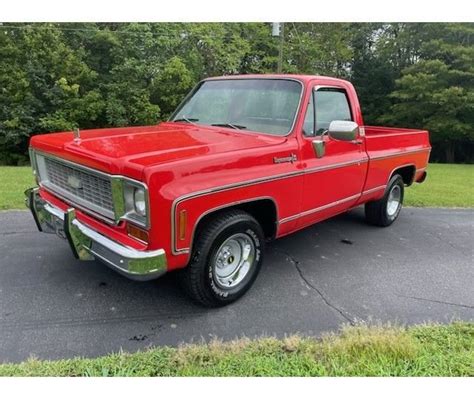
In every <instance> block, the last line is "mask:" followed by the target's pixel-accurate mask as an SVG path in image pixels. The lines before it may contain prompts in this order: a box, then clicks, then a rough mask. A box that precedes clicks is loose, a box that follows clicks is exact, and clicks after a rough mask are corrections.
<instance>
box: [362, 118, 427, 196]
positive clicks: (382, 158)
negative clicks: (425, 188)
mask: <svg viewBox="0 0 474 399" xmlns="http://www.w3.org/2000/svg"><path fill="white" fill-rule="evenodd" d="M363 131H365V145H366V151H367V155H368V157H369V165H368V172H367V180H366V184H365V187H364V191H365V192H367V191H369V192H370V191H371V190H372V193H371V194H370V197H366V196H363V199H364V201H366V200H367V199H368V198H371V199H372V196H373V198H378V197H380V195H381V193H383V190H377V188H382V187H385V185H386V184H387V180H388V178H389V176H391V174H392V172H393V171H394V170H395V169H398V168H400V167H406V168H407V173H410V174H412V176H411V177H410V180H411V181H420V180H421V179H423V178H424V175H425V169H426V166H427V164H428V159H429V156H430V150H431V146H430V143H429V133H428V131H426V130H419V129H402V128H396V127H382V126H364V129H363Z"/></svg>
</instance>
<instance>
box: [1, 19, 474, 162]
mask: <svg viewBox="0 0 474 399" xmlns="http://www.w3.org/2000/svg"><path fill="white" fill-rule="evenodd" d="M473 34H474V24H439V23H438V24H425V23H424V24H406V23H391V24H381V23H364V24H361V23H295V24H293V23H286V24H285V29H284V51H283V54H284V56H283V72H286V73H307V74H321V75H331V76H337V77H343V78H346V79H349V80H350V81H352V82H353V83H354V85H355V86H356V88H357V90H358V93H359V96H360V100H361V103H362V109H363V112H364V117H365V122H366V124H388V125H395V126H405V127H414V128H427V129H429V130H430V132H431V140H432V143H433V146H434V149H433V153H432V157H431V160H432V161H433V160H435V161H441V162H443V161H447V162H469V163H472V162H473V160H474V159H473V158H474V155H473V153H474V129H473V128H474V91H473V87H474V62H473V61H474V46H473V36H474V35H473ZM279 40H280V39H279V38H275V37H272V36H271V24H269V23H199V24H198V23H186V24H184V23H125V24H124V23H120V24H104V23H67V24H51V23H41V24H40V23H35V24H18V23H15V24H13V23H8V24H2V25H0V92H1V95H0V163H6V164H13V165H14V164H22V163H25V162H27V157H26V152H27V145H28V138H29V137H30V136H31V135H32V134H36V133H41V132H52V131H62V130H70V129H73V128H74V127H80V128H83V129H85V128H92V127H108V126H126V125H146V124H155V123H157V122H159V121H160V120H163V119H166V118H167V117H168V116H169V115H170V113H171V112H172V111H173V109H174V108H175V107H176V106H177V105H178V103H179V102H180V101H181V99H182V98H183V97H184V96H185V95H186V93H187V92H188V91H189V90H190V89H191V88H192V87H193V86H194V85H195V84H196V83H197V82H198V81H199V80H200V79H202V78H204V77H207V76H213V75H225V74H236V73H265V72H275V71H276V68H277V61H278V47H279V43H280V42H279Z"/></svg>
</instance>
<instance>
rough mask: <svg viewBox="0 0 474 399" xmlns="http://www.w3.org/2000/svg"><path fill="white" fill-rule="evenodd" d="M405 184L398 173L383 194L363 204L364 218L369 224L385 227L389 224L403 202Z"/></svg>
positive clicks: (395, 217)
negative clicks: (375, 199) (377, 198)
mask: <svg viewBox="0 0 474 399" xmlns="http://www.w3.org/2000/svg"><path fill="white" fill-rule="evenodd" d="M404 188H405V185H404V183H403V179H402V177H401V176H400V175H394V176H393V177H392V178H391V179H390V181H389V183H388V185H387V190H386V192H385V194H384V196H383V197H382V198H381V199H379V200H377V201H371V202H368V203H366V204H365V218H366V219H367V221H368V222H369V223H370V224H374V225H376V226H381V227H386V226H390V225H391V224H392V223H393V222H394V221H395V220H396V219H397V217H398V215H399V214H400V210H401V209H402V204H403V195H404Z"/></svg>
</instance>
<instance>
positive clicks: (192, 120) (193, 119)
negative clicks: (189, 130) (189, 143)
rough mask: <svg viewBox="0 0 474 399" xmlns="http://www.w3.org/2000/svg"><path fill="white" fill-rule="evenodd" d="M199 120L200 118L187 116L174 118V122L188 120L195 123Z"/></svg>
mask: <svg viewBox="0 0 474 399" xmlns="http://www.w3.org/2000/svg"><path fill="white" fill-rule="evenodd" d="M197 121H199V119H198V118H186V117H185V116H183V117H181V118H179V119H173V120H172V122H187V123H193V122H197Z"/></svg>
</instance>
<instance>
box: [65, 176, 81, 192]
mask: <svg viewBox="0 0 474 399" xmlns="http://www.w3.org/2000/svg"><path fill="white" fill-rule="evenodd" d="M67 184H68V185H69V186H71V187H72V188H75V189H81V188H82V181H81V180H80V179H79V178H77V177H76V176H74V175H71V176H68V178H67Z"/></svg>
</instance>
